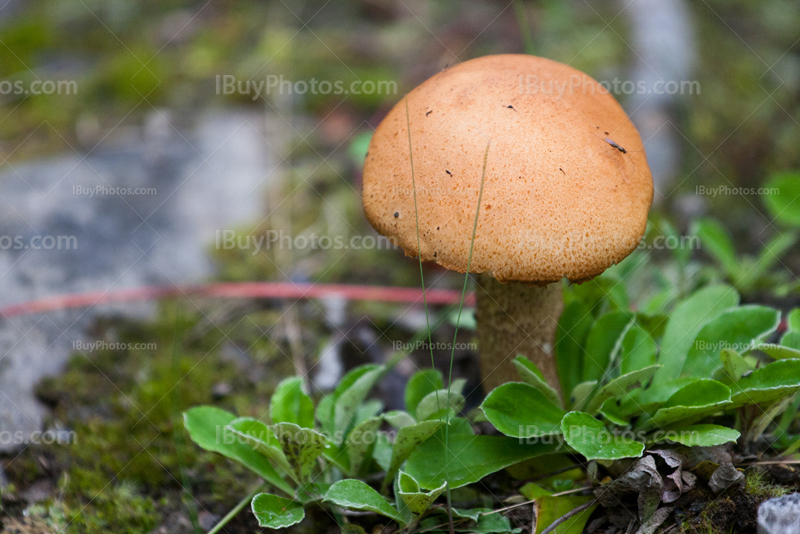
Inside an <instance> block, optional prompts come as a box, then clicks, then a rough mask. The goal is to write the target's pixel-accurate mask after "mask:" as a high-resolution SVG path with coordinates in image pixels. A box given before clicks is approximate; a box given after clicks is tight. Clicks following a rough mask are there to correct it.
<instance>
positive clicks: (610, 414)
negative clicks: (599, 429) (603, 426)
mask: <svg viewBox="0 0 800 534" xmlns="http://www.w3.org/2000/svg"><path fill="white" fill-rule="evenodd" d="M599 413H600V415H602V416H603V417H605V418H606V420H607V421H609V422H611V423H614V424H615V425H619V426H627V425H628V424H629V423H630V421H629V420H628V418H627V417H626V416H625V414H624V413H623V412H622V410H621V408H620V406H619V405H618V404H617V401H615V400H614V399H608V400H606V401H605V402H604V403H603V405H602V406H601V407H600V410H599Z"/></svg>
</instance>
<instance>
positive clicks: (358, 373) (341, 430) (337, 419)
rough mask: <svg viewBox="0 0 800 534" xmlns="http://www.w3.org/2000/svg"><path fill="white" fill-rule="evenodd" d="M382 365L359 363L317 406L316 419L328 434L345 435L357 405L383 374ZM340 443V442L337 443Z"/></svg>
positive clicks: (352, 421) (353, 421)
mask: <svg viewBox="0 0 800 534" xmlns="http://www.w3.org/2000/svg"><path fill="white" fill-rule="evenodd" d="M385 371H386V368H385V367H384V366H382V365H361V366H359V367H356V368H355V369H353V370H352V371H350V372H349V373H347V374H346V375H345V376H344V378H342V381H341V382H339V385H338V386H336V389H335V390H334V392H333V393H332V394H331V395H328V396H327V397H325V398H324V399H323V400H322V401H321V402H320V403H319V406H317V420H319V422H320V424H321V425H322V430H324V431H325V432H327V433H328V434H330V435H337V434H338V435H340V436H342V439H344V438H345V437H346V436H347V432H348V431H349V429H350V428H351V427H352V426H354V425H355V414H356V411H357V410H358V407H359V405H360V404H361V403H362V402H364V399H366V398H367V395H368V394H369V392H370V390H371V389H372V386H374V385H375V383H376V382H377V381H378V380H379V379H380V378H381V376H383V373H384V372H385ZM337 445H341V443H337Z"/></svg>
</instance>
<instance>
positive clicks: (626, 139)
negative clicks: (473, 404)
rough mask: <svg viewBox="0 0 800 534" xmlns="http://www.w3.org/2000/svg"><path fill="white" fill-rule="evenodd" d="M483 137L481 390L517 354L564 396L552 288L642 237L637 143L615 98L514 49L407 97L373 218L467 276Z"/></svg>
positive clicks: (383, 159)
mask: <svg viewBox="0 0 800 534" xmlns="http://www.w3.org/2000/svg"><path fill="white" fill-rule="evenodd" d="M406 103H407V104H406ZM406 105H407V106H408V107H407V108H406ZM406 109H408V121H409V123H410V127H411V147H412V149H413V150H412V152H411V154H410V153H409V137H408V128H407V115H406ZM490 140H491V147H490V150H489V153H488V160H487V164H486V174H485V179H484V193H483V199H482V201H481V206H480V212H479V218H478V226H477V231H476V234H475V243H474V252H473V257H472V263H471V266H470V272H472V273H480V274H481V276H477V277H476V286H477V287H476V293H477V314H476V316H477V322H478V340H479V353H480V362H481V374H482V377H483V381H484V382H483V385H484V388H485V389H486V390H487V391H489V390H490V389H492V388H494V387H496V386H498V385H500V384H503V383H505V382H508V381H512V380H517V379H518V378H517V374H516V371H515V368H514V365H513V360H514V358H515V357H516V356H517V355H520V354H521V355H524V356H526V357H527V358H529V359H530V360H531V361H532V362H533V363H534V364H536V366H537V367H538V369H539V370H540V371H541V372H542V374H543V376H544V378H545V380H547V382H548V383H549V385H550V386H551V387H553V388H554V389H556V391H559V392H560V390H561V388H560V384H559V380H558V374H557V368H556V362H555V357H554V345H555V337H556V331H557V324H558V319H559V317H560V315H561V312H562V310H563V297H562V284H560V283H556V282H560V281H561V280H562V279H567V280H569V281H572V282H582V281H585V280H589V279H591V278H592V277H594V276H597V275H599V274H600V273H602V272H603V271H604V270H606V269H607V268H608V267H610V266H612V265H614V264H616V263H618V262H619V261H621V260H622V259H624V258H625V257H626V256H628V254H630V253H631V252H632V251H633V250H634V249H635V248H636V247H637V246H638V245H639V242H640V240H641V238H642V236H643V234H644V231H645V228H646V225H647V213H648V210H649V209H650V205H651V203H652V200H653V181H652V177H651V175H650V170H649V168H648V166H647V160H646V158H645V154H644V151H643V149H642V140H641V138H640V137H639V134H638V132H637V131H636V128H635V127H634V126H633V124H632V123H631V121H630V120H629V118H628V116H627V115H626V114H625V111H623V109H622V107H621V106H620V105H619V104H618V103H617V101H616V100H615V99H614V97H613V96H611V95H610V94H609V93H608V91H606V90H605V89H604V88H603V87H602V86H601V85H600V84H598V83H597V82H596V81H595V80H593V79H592V78H591V77H589V76H587V75H586V74H584V73H582V72H580V71H578V70H576V69H574V68H572V67H570V66H568V65H564V64H562V63H558V62H555V61H551V60H548V59H544V58H539V57H534V56H528V55H514V54H508V55H496V56H486V57H481V58H478V59H473V60H470V61H466V62H464V63H461V64H459V65H457V66H455V67H451V68H448V69H446V70H444V71H442V72H440V73H439V74H436V75H435V76H433V77H432V78H430V79H428V80H427V81H425V82H424V83H422V84H421V85H420V86H418V87H417V88H415V89H414V90H413V91H411V92H410V93H409V94H408V96H407V98H406V99H405V100H404V101H401V102H400V103H398V104H397V105H396V106H395V107H394V108H393V109H392V110H391V111H390V112H389V114H388V115H387V116H386V118H384V119H383V121H382V122H381V123H380V125H379V126H378V128H377V129H376V131H375V134H374V136H373V137H372V141H371V143H370V147H369V152H368V156H367V159H366V162H365V165H364V176H363V184H364V189H363V201H364V212H365V214H366V217H367V219H368V220H369V222H370V223H371V224H372V226H373V227H374V228H375V229H376V230H377V231H378V232H380V233H381V234H383V235H385V236H388V237H390V238H391V239H392V240H393V242H395V243H396V244H398V245H399V246H401V247H402V248H403V249H404V250H405V252H406V254H407V255H410V256H415V257H416V256H417V255H420V256H421V258H422V260H423V261H434V262H436V263H438V264H439V265H441V266H443V267H445V268H447V269H451V270H454V271H458V272H461V273H463V272H465V271H466V269H467V262H468V260H469V251H470V243H471V240H472V229H473V224H474V221H475V215H476V208H477V206H476V203H477V200H478V192H479V189H480V186H481V176H482V168H483V164H484V154H485V153H486V147H487V143H488V142H489V141H490ZM410 156H413V165H414V173H415V174H414V177H415V184H416V202H415V199H414V188H413V187H412V167H411V158H410ZM415 204H416V207H417V208H418V217H419V248H418V244H417V243H418V242H417V222H416V217H415V216H414V213H415ZM398 212H399V213H402V214H406V215H407V214H410V215H408V216H403V217H399V218H398V217H396V216H395V214H396V213H398Z"/></svg>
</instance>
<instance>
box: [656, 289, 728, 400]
mask: <svg viewBox="0 0 800 534" xmlns="http://www.w3.org/2000/svg"><path fill="white" fill-rule="evenodd" d="M738 303H739V294H738V293H737V292H736V290H735V289H734V288H732V287H730V286H727V285H717V286H709V287H706V288H703V289H701V290H700V291H697V292H696V293H694V294H693V295H692V296H691V297H689V298H688V299H686V300H684V301H683V302H681V303H680V304H678V306H677V307H676V308H675V310H674V311H673V312H672V314H671V315H670V318H669V322H668V323H667V326H666V329H665V330H664V337H663V338H662V340H661V355H660V356H659V360H658V361H659V363H660V364H662V365H663V366H664V368H663V369H661V370H660V371H659V372H658V373H656V376H655V378H654V379H653V383H654V384H663V383H665V382H669V381H671V380H675V379H676V378H678V377H679V376H680V375H681V371H682V370H683V367H684V362H685V361H686V354H687V353H688V352H689V349H690V348H691V347H692V343H693V342H694V340H695V338H696V337H697V334H699V333H700V330H701V329H702V328H703V327H704V326H705V325H706V324H708V323H709V322H711V321H713V320H714V319H716V318H717V317H719V316H720V315H722V313H723V312H724V311H725V310H727V309H729V308H731V307H733V306H736V305H737V304H738Z"/></svg>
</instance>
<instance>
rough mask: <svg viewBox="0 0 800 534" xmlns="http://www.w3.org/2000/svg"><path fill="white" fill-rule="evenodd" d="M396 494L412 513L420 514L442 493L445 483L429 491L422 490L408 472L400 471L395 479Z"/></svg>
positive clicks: (445, 487) (445, 486)
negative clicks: (396, 479)
mask: <svg viewBox="0 0 800 534" xmlns="http://www.w3.org/2000/svg"><path fill="white" fill-rule="evenodd" d="M397 487H398V494H399V495H400V499H402V501H403V504H405V505H406V506H407V507H408V509H409V510H411V512H412V513H414V514H417V515H421V514H423V513H425V512H426V511H427V510H428V508H430V507H431V505H432V504H433V503H434V502H435V501H436V499H438V498H439V496H440V495H441V494H442V493H444V491H445V490H446V489H447V483H444V484H442V485H441V486H439V487H438V488H436V489H434V490H432V491H431V492H430V493H428V492H425V491H422V490H421V489H420V487H419V483H417V481H416V480H415V479H414V477H412V476H411V475H409V474H408V473H403V472H400V475H399V476H398V481H397Z"/></svg>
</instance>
